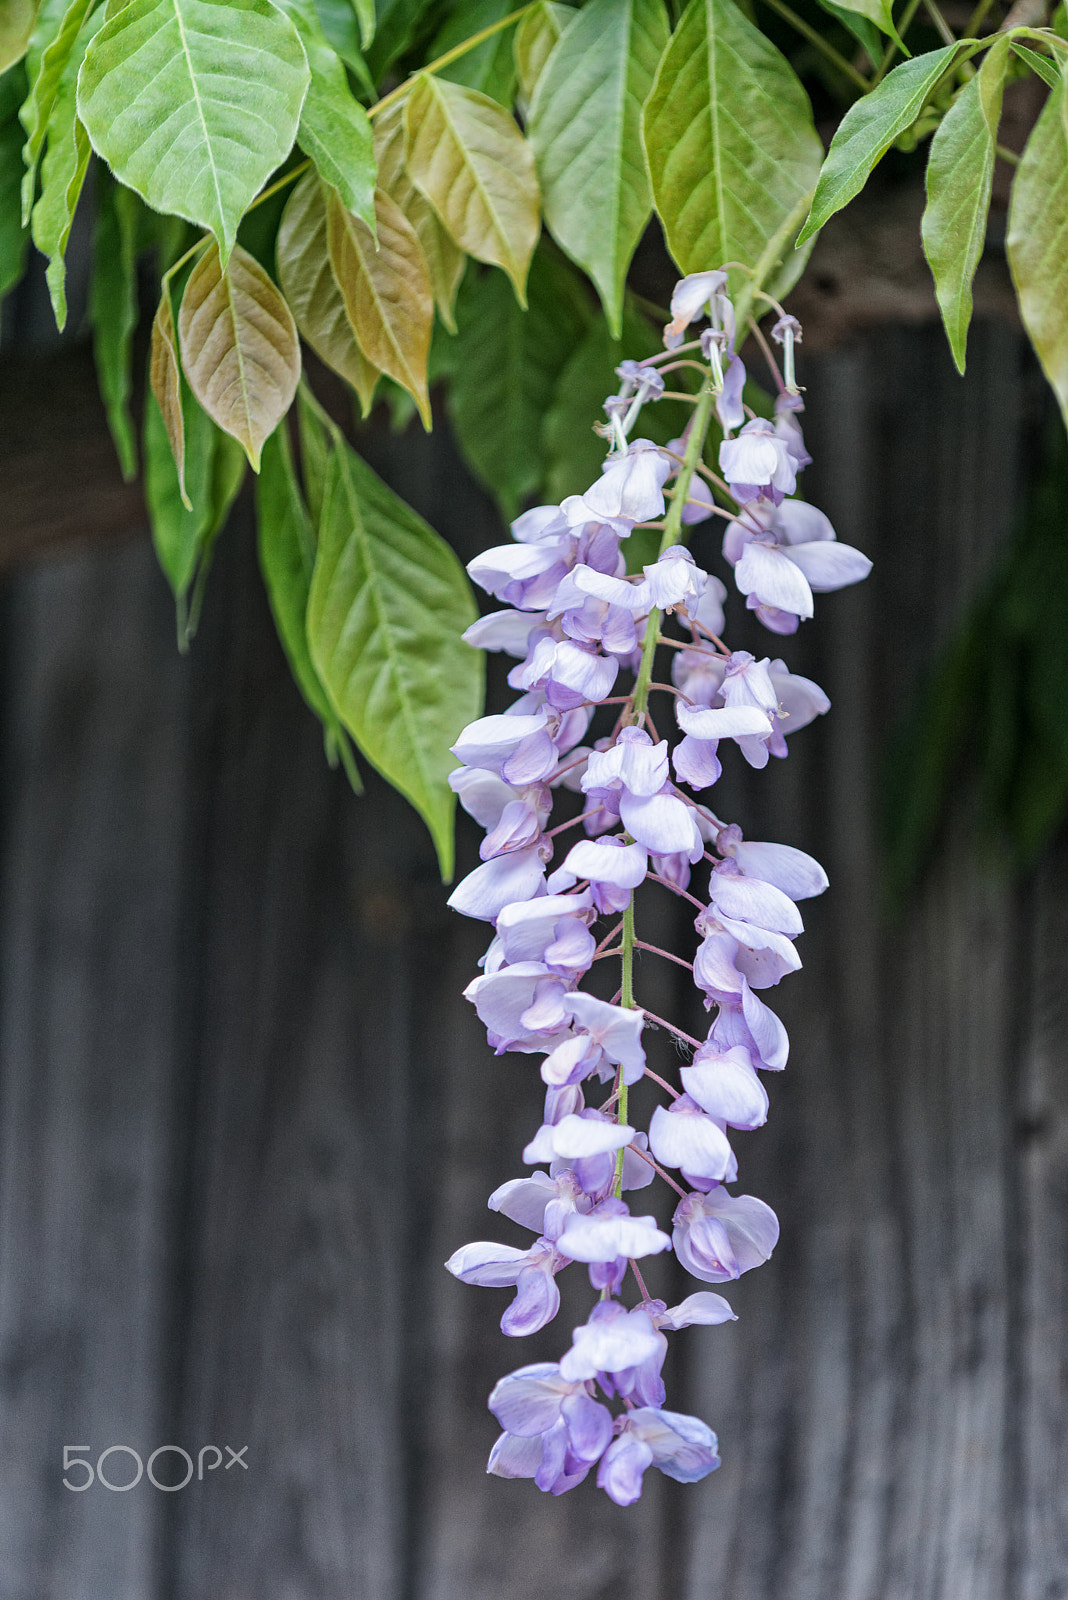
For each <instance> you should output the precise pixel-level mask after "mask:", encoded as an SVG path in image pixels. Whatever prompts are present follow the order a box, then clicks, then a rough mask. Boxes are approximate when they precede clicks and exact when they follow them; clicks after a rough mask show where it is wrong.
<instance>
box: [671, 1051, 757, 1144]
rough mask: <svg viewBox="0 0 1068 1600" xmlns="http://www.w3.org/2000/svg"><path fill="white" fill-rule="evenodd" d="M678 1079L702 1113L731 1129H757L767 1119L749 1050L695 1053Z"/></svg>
mask: <svg viewBox="0 0 1068 1600" xmlns="http://www.w3.org/2000/svg"><path fill="white" fill-rule="evenodd" d="M679 1076H680V1077H681V1079H682V1087H683V1088H684V1089H685V1090H686V1093H687V1094H688V1095H689V1096H690V1098H691V1100H696V1101H697V1104H698V1105H699V1106H700V1107H701V1109H702V1111H707V1112H708V1114H709V1116H710V1117H716V1118H718V1120H719V1121H720V1122H726V1123H729V1125H730V1126H731V1127H732V1128H760V1127H763V1125H764V1123H765V1122H766V1121H767V1118H768V1096H767V1091H766V1090H765V1088H764V1085H763V1084H762V1083H761V1081H760V1079H759V1078H758V1077H757V1075H756V1073H755V1072H754V1071H753V1067H752V1064H751V1062H750V1060H749V1052H748V1050H745V1049H743V1048H742V1047H741V1046H740V1045H736V1046H735V1047H734V1049H732V1050H729V1051H727V1052H726V1053H725V1054H724V1055H712V1054H706V1053H705V1052H704V1051H698V1053H697V1055H696V1056H695V1057H694V1059H693V1062H692V1064H691V1065H690V1066H688V1067H683V1068H682V1070H681V1072H680V1074H679Z"/></svg>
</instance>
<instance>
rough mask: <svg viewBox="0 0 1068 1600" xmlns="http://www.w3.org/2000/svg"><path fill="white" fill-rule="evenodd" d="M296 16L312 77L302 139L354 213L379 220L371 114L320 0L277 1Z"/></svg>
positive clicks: (370, 221) (300, 131)
mask: <svg viewBox="0 0 1068 1600" xmlns="http://www.w3.org/2000/svg"><path fill="white" fill-rule="evenodd" d="M277 3H278V4H279V5H280V6H281V8H282V10H284V11H285V12H286V13H287V14H288V15H289V17H290V18H291V19H292V21H293V23H294V25H295V27H296V29H297V32H298V33H299V34H300V42H301V44H302V45H303V46H304V53H305V55H306V56H307V58H308V67H309V69H310V72H311V81H310V83H309V84H308V93H307V95H306V96H305V99H304V105H303V107H302V108H301V113H300V127H299V129H298V132H297V137H298V139H299V140H300V143H301V147H302V148H303V149H304V150H306V151H307V153H308V155H310V156H311V158H312V160H313V161H314V162H315V165H316V168H317V169H318V172H319V175H320V177H321V178H323V179H324V180H325V182H327V183H329V184H332V185H333V187H334V188H335V189H336V190H337V192H338V194H340V196H341V198H342V200H343V201H344V202H345V204H346V205H347V206H348V208H349V210H350V211H354V212H355V213H356V215H357V216H358V217H362V218H363V220H364V221H365V222H366V223H367V225H368V227H370V228H373V227H374V223H375V207H374V194H375V161H374V155H373V153H372V150H371V124H370V122H369V121H368V118H367V112H366V111H365V110H364V109H363V106H361V104H360V102H359V101H358V100H357V99H356V97H355V96H354V95H353V93H352V90H351V89H350V88H349V81H348V78H347V77H346V76H345V68H344V67H343V66H342V64H341V61H340V59H339V58H338V56H337V54H336V53H335V51H333V50H332V49H331V48H330V46H329V44H327V42H326V38H325V36H324V34H323V30H322V26H321V24H320V22H319V16H318V13H317V11H316V9H315V0H277Z"/></svg>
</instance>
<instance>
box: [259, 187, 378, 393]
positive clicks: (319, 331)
mask: <svg viewBox="0 0 1068 1600" xmlns="http://www.w3.org/2000/svg"><path fill="white" fill-rule="evenodd" d="M277 258H278V281H279V283H280V284H281V286H282V293H283V294H284V295H285V297H286V300H287V301H288V302H289V308H290V310H291V311H292V313H293V315H294V317H295V318H296V321H297V327H298V328H299V329H300V331H301V334H302V335H303V336H304V338H305V339H306V340H307V341H308V343H309V344H310V345H311V347H312V349H313V350H314V351H315V353H316V355H317V356H318V357H319V358H320V360H321V361H325V362H326V364H327V366H328V367H332V368H333V370H334V371H335V372H337V373H340V375H341V376H342V377H343V378H344V379H346V381H347V382H349V383H351V384H352V387H353V388H354V389H355V390H356V393H357V394H358V395H359V397H360V406H361V408H362V410H363V414H364V416H366V415H367V413H368V412H369V411H370V409H371V401H372V399H373V397H374V392H375V385H376V383H377V382H378V377H379V373H378V368H377V367H374V366H372V365H371V363H370V362H369V361H368V360H367V357H366V356H365V355H364V353H363V351H362V350H361V349H360V347H359V345H358V344H357V342H356V335H355V333H354V332H353V329H352V324H351V323H350V322H349V319H348V313H347V312H346V310H345V302H344V301H343V300H342V298H341V290H340V289H339V288H338V286H337V283H336V281H335V278H334V274H333V271H332V269H331V266H330V256H329V253H328V250H327V240H326V201H325V199H324V197H323V187H322V184H321V183H320V181H319V179H318V178H317V177H316V175H315V173H314V172H309V173H306V174H305V176H304V177H303V178H301V180H300V182H299V183H298V184H297V185H296V187H295V188H294V190H293V193H292V194H291V195H290V197H289V200H288V202H287V203H286V208H285V211H284V212H283V213H282V224H281V227H280V228H279V230H278V244H277Z"/></svg>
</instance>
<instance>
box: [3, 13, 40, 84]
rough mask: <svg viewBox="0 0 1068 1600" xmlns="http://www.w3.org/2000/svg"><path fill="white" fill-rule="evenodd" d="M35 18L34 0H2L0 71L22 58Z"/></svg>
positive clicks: (5, 69)
mask: <svg viewBox="0 0 1068 1600" xmlns="http://www.w3.org/2000/svg"><path fill="white" fill-rule="evenodd" d="M36 20H37V3H36V0H4V3H3V5H0V72H6V71H7V69H8V67H13V66H14V65H15V63H16V61H21V60H22V58H23V56H24V55H25V54H26V49H27V47H28V45H29V42H30V34H31V33H32V32H33V25H34V23H35V22H36Z"/></svg>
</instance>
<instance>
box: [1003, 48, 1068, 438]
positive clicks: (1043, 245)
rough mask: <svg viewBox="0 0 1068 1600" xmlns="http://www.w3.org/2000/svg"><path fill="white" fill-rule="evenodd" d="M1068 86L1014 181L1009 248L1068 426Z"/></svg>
mask: <svg viewBox="0 0 1068 1600" xmlns="http://www.w3.org/2000/svg"><path fill="white" fill-rule="evenodd" d="M1066 238H1068V88H1066V86H1065V80H1064V79H1063V78H1062V79H1061V81H1060V83H1059V84H1058V85H1057V87H1056V89H1053V90H1051V92H1050V97H1049V99H1048V100H1047V101H1046V104H1045V106H1044V108H1043V111H1042V115H1041V116H1040V117H1039V119H1038V121H1037V122H1036V123H1035V126H1034V129H1033V130H1032V133H1031V137H1030V138H1029V139H1028V141H1027V145H1026V147H1025V149H1024V153H1023V156H1022V157H1021V159H1020V165H1019V166H1018V167H1017V169H1016V177H1015V178H1014V180H1013V185H1012V200H1011V202H1010V205H1009V232H1008V238H1007V240H1006V248H1007V251H1008V257H1009V266H1010V267H1011V268H1012V276H1013V281H1014V282H1015V284H1016V293H1017V296H1018V297H1019V301H1020V315H1021V316H1022V318H1023V323H1024V327H1025V328H1026V329H1027V331H1028V333H1029V334H1030V336H1031V343H1032V344H1033V345H1034V347H1035V350H1036V351H1037V353H1038V359H1039V360H1040V361H1041V363H1042V369H1043V371H1044V372H1045V374H1046V377H1047V378H1048V379H1049V381H1050V383H1051V385H1052V386H1053V391H1054V393H1055V394H1056V396H1057V399H1058V400H1059V401H1060V407H1061V412H1062V414H1063V416H1064V420H1065V424H1066V425H1068V316H1066V315H1065V311H1066V308H1068V252H1066V251H1065V248H1064V241H1065V239H1066Z"/></svg>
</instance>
